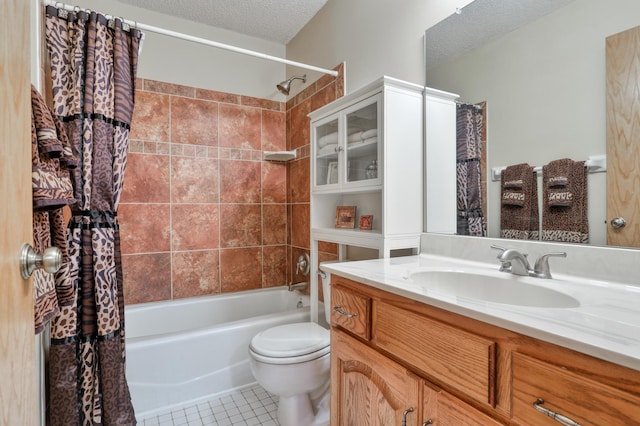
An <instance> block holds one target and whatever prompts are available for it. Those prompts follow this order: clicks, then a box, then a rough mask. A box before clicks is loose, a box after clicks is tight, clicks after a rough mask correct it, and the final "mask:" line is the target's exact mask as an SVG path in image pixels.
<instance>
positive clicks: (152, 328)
mask: <svg viewBox="0 0 640 426" xmlns="http://www.w3.org/2000/svg"><path fill="white" fill-rule="evenodd" d="M299 301H302V303H303V305H304V307H303V308H297V305H298V302H299ZM304 321H309V297H308V296H301V295H300V294H299V293H298V292H295V291H294V292H290V291H288V290H287V288H286V287H275V288H269V289H260V290H252V291H245V292H240V293H231V294H223V295H215V296H205V297H197V298H191V299H183V300H175V301H167V302H153V303H144V304H139V305H131V306H127V307H126V308H125V324H126V336H127V340H126V350H127V381H128V383H129V389H130V391H131V398H132V400H133V406H134V409H135V411H136V417H137V418H138V419H141V418H144V417H148V416H150V415H153V414H156V413H158V412H161V411H165V410H167V409H169V408H177V407H181V406H186V405H191V404H194V403H197V402H199V401H201V400H206V399H209V398H211V397H213V396H214V395H216V394H220V393H224V392H228V391H230V390H232V389H234V388H239V387H244V386H247V385H250V384H252V383H254V382H255V379H254V378H253V375H252V374H251V369H250V367H249V354H248V347H249V343H250V342H251V338H252V337H253V336H254V335H255V334H256V333H257V332H258V331H260V330H264V329H266V328H269V327H273V326H274V325H279V324H286V323H294V322H304Z"/></svg>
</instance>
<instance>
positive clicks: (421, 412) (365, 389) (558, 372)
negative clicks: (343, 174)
mask: <svg viewBox="0 0 640 426" xmlns="http://www.w3.org/2000/svg"><path fill="white" fill-rule="evenodd" d="M331 298H332V307H335V306H338V307H340V311H342V312H338V311H336V310H334V311H332V313H331V327H332V328H331V383H332V385H331V386H332V388H331V424H332V426H355V425H367V426H369V425H402V424H403V423H402V418H403V413H404V412H405V410H407V409H408V408H411V409H413V411H412V412H408V413H407V415H406V424H407V425H421V426H422V425H428V424H432V425H440V426H445V425H449V426H467V425H469V426H471V425H488V426H497V425H522V426H524V425H527V426H529V425H536V426H537V425H549V426H553V425H559V424H561V423H559V422H557V421H556V420H554V419H553V418H551V417H549V415H550V414H551V415H552V414H553V413H558V414H559V415H561V416H566V417H567V418H569V419H571V420H573V421H575V422H576V423H575V424H579V425H581V426H585V425H594V426H595V425H598V426H602V425H607V426H616V425H620V426H623V425H624V426H627V425H640V371H638V370H633V369H630V368H626V367H623V366H620V365H617V364H612V363H609V362H606V361H603V360H601V359H597V358H593V357H590V356H588V355H585V354H582V353H578V352H575V351H572V350H569V349H566V348H563V347H560V346H557V345H553V344H550V343H547V342H543V341H540V340H537V339H533V338H531V337H528V336H524V335H521V334H518V333H514V332H511V331H509V330H505V329H502V328H499V327H496V326H493V325H490V324H486V323H483V322H480V321H477V320H473V319H470V318H468V317H464V316H461V315H458V314H454V313H452V312H449V311H446V310H443V309H439V308H436V307H433V306H430V305H426V304H423V303H420V302H416V301H414V300H412V299H408V298H405V297H401V296H398V295H394V294H391V293H388V292H385V291H382V290H378V289H376V288H374V287H371V286H367V285H364V284H360V283H357V282H355V281H352V280H348V279H346V278H343V277H340V276H338V275H335V274H334V275H333V276H332V294H331ZM345 314H346V316H345ZM538 398H542V399H543V400H544V403H542V405H541V406H540V407H542V408H543V409H546V410H551V411H552V413H547V414H544V413H542V412H540V411H538V410H537V409H536V408H535V407H534V402H536V401H537V399H538ZM429 420H431V423H426V422H428V421H429ZM569 424H571V423H569Z"/></svg>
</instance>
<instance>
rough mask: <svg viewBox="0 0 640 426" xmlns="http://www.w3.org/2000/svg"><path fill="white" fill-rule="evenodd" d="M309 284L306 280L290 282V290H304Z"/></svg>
mask: <svg viewBox="0 0 640 426" xmlns="http://www.w3.org/2000/svg"><path fill="white" fill-rule="evenodd" d="M308 285H309V283H308V282H306V281H302V282H299V283H295V284H294V283H289V291H293V290H298V291H304V290H306V289H307V286H308Z"/></svg>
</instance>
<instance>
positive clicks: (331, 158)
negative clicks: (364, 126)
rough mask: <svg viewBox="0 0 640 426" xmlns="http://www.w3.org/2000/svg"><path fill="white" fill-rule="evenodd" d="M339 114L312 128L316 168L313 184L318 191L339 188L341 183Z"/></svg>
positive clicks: (314, 169)
mask: <svg viewBox="0 0 640 426" xmlns="http://www.w3.org/2000/svg"><path fill="white" fill-rule="evenodd" d="M339 121H340V120H339V116H338V114H335V115H332V116H330V117H327V118H325V119H323V120H321V121H319V122H318V123H317V124H315V125H314V126H313V128H312V140H311V146H312V147H313V150H314V151H313V156H312V157H313V158H314V161H315V163H314V167H312V169H313V176H312V182H313V186H314V188H316V189H329V188H331V187H335V188H337V187H338V186H339V185H338V183H339V181H340V176H339V171H340V168H339V167H338V158H339V155H338V154H339V152H340V149H341V146H340V142H341V141H340V139H341V138H340V133H339V127H340V126H339Z"/></svg>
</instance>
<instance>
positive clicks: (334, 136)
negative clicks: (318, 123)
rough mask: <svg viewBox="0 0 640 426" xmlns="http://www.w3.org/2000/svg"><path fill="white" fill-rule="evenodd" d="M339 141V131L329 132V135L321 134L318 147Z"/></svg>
mask: <svg viewBox="0 0 640 426" xmlns="http://www.w3.org/2000/svg"><path fill="white" fill-rule="evenodd" d="M337 143H338V132H333V133H329V134H328V135H324V136H321V137H320V138H319V139H318V142H317V144H318V148H322V147H324V146H327V145H329V144H337Z"/></svg>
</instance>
